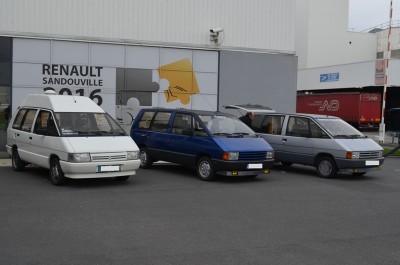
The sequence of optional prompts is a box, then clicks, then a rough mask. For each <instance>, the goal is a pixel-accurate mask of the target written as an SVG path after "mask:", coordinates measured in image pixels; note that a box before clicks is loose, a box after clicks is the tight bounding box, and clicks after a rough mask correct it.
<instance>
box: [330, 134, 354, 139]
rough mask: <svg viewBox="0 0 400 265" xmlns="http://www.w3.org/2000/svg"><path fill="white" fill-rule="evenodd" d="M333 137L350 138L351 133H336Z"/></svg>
mask: <svg viewBox="0 0 400 265" xmlns="http://www.w3.org/2000/svg"><path fill="white" fill-rule="evenodd" d="M333 138H344V139H348V138H350V136H349V135H346V134H337V135H334V136H333Z"/></svg>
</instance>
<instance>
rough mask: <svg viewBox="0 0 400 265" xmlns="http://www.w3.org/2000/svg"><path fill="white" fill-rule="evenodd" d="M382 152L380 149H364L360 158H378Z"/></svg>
mask: <svg viewBox="0 0 400 265" xmlns="http://www.w3.org/2000/svg"><path fill="white" fill-rule="evenodd" d="M381 154H382V153H381V152H380V151H363V152H360V158H364V159H365V158H378V157H380V156H381Z"/></svg>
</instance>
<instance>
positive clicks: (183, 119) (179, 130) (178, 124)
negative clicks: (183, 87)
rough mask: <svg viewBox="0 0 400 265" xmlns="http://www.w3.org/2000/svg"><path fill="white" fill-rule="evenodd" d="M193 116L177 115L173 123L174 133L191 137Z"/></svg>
mask: <svg viewBox="0 0 400 265" xmlns="http://www.w3.org/2000/svg"><path fill="white" fill-rule="evenodd" d="M191 119H192V116H191V115H188V114H183V113H177V114H176V115H175V118H174V122H173V123H172V133H175V134H184V135H189V134H190V129H191V126H190V124H191Z"/></svg>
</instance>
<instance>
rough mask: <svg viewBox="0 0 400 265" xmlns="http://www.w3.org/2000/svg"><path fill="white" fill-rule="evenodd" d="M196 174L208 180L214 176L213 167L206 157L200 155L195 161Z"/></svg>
mask: <svg viewBox="0 0 400 265" xmlns="http://www.w3.org/2000/svg"><path fill="white" fill-rule="evenodd" d="M197 176H198V177H199V179H201V180H204V181H210V180H213V179H214V178H215V172H214V167H213V165H212V162H211V160H210V159H209V158H208V157H202V158H200V159H199V161H198V162H197Z"/></svg>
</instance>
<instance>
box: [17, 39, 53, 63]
mask: <svg viewBox="0 0 400 265" xmlns="http://www.w3.org/2000/svg"><path fill="white" fill-rule="evenodd" d="M50 47H51V41H50V40H37V39H19V38H15V39H14V44H13V61H14V62H30V63H50V58H51V48H50Z"/></svg>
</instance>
